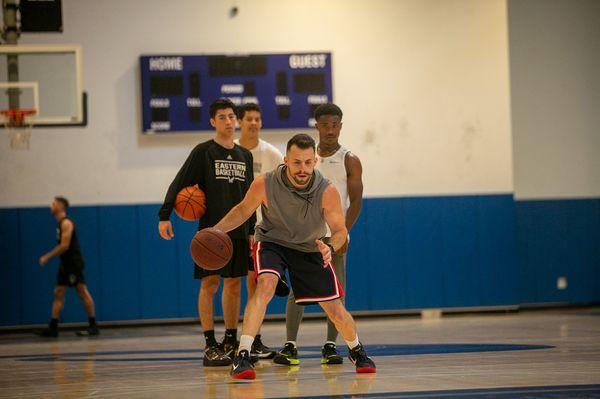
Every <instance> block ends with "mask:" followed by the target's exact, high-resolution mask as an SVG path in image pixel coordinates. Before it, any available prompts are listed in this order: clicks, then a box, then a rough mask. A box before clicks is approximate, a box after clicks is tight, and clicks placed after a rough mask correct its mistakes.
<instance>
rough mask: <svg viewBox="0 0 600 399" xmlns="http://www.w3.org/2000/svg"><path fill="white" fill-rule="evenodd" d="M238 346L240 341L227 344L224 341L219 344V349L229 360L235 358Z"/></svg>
mask: <svg viewBox="0 0 600 399" xmlns="http://www.w3.org/2000/svg"><path fill="white" fill-rule="evenodd" d="M238 346H240V341H235V342H228V341H225V339H223V341H221V343H220V344H219V348H220V349H221V350H222V351H223V353H224V354H225V356H229V357H230V358H231V359H233V358H234V357H235V352H236V351H237V348H238Z"/></svg>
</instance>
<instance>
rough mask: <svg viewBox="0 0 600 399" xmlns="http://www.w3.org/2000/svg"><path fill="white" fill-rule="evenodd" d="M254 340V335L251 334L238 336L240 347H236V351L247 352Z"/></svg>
mask: <svg viewBox="0 0 600 399" xmlns="http://www.w3.org/2000/svg"><path fill="white" fill-rule="evenodd" d="M253 342H254V337H253V336H252V335H242V336H241V337H240V348H239V349H238V353H240V352H241V351H243V350H247V351H248V353H250V351H251V350H252V343H253Z"/></svg>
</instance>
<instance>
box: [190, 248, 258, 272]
mask: <svg viewBox="0 0 600 399" xmlns="http://www.w3.org/2000/svg"><path fill="white" fill-rule="evenodd" d="M231 241H232V243H233V254H232V255H231V260H230V261H229V263H228V264H226V265H225V267H223V268H221V269H219V270H205V269H203V268H201V267H200V266H198V265H196V264H194V278H195V279H201V278H202V277H205V276H214V275H219V276H221V277H244V276H245V275H247V274H248V262H249V259H250V242H249V241H248V240H240V239H233V240H231ZM250 260H251V259H250Z"/></svg>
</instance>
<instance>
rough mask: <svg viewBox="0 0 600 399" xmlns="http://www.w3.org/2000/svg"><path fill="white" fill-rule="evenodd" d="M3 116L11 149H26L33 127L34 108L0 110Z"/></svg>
mask: <svg viewBox="0 0 600 399" xmlns="http://www.w3.org/2000/svg"><path fill="white" fill-rule="evenodd" d="M0 112H1V113H2V115H3V116H4V127H5V128H6V131H7V133H8V137H9V139H10V148H12V149H13V150H28V149H29V139H30V138H31V129H32V128H33V118H34V116H35V111H34V110H6V111H0Z"/></svg>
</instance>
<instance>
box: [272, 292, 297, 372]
mask: <svg viewBox="0 0 600 399" xmlns="http://www.w3.org/2000/svg"><path fill="white" fill-rule="evenodd" d="M303 314H304V306H300V305H296V298H295V297H294V291H290V294H289V295H288V297H287V302H286V304H285V329H286V338H287V341H286V342H285V343H284V344H283V348H282V349H281V350H280V351H279V352H277V354H275V357H274V358H273V362H275V363H276V364H283V365H284V366H296V365H298V364H300V361H299V360H298V348H297V345H296V339H297V337H298V329H299V328H300V323H301V322H302V315H303Z"/></svg>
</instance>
